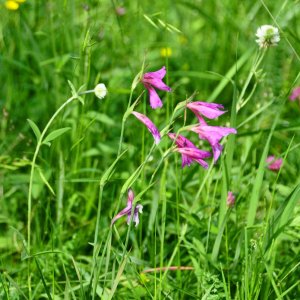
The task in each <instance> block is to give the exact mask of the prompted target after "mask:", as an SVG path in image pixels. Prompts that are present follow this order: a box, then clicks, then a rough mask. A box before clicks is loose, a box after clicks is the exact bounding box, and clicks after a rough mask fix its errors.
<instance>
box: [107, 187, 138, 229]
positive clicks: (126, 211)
mask: <svg viewBox="0 0 300 300" xmlns="http://www.w3.org/2000/svg"><path fill="white" fill-rule="evenodd" d="M133 200H134V193H133V191H132V189H129V190H128V197H127V206H126V207H125V208H124V209H122V210H121V211H120V212H119V213H118V214H117V215H116V216H115V217H114V218H113V219H112V220H111V226H112V225H113V224H114V223H115V222H116V221H117V220H118V219H120V218H121V217H123V216H127V224H128V225H129V224H130V219H131V211H132V209H133V207H132V203H133ZM142 212H143V205H141V204H138V205H137V206H136V207H135V208H134V211H133V222H134V223H135V227H136V226H137V225H138V224H139V222H140V220H139V213H142Z"/></svg>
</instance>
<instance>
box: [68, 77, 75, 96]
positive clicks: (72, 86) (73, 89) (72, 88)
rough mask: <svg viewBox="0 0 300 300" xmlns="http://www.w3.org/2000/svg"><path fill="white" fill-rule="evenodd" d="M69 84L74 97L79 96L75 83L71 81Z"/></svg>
mask: <svg viewBox="0 0 300 300" xmlns="http://www.w3.org/2000/svg"><path fill="white" fill-rule="evenodd" d="M68 84H69V86H70V88H71V92H72V96H77V92H76V89H75V87H74V85H73V83H72V82H71V81H70V80H68Z"/></svg>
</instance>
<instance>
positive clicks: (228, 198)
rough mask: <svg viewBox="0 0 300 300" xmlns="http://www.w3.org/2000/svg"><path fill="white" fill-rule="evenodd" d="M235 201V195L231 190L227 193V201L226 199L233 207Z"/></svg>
mask: <svg viewBox="0 0 300 300" xmlns="http://www.w3.org/2000/svg"><path fill="white" fill-rule="evenodd" d="M234 202H235V196H234V195H233V193H232V192H230V191H229V192H228V194H227V201H226V203H227V206H229V207H232V206H233V205H234Z"/></svg>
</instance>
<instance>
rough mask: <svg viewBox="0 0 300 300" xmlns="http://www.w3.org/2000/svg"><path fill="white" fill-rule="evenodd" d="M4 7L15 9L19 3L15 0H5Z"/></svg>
mask: <svg viewBox="0 0 300 300" xmlns="http://www.w3.org/2000/svg"><path fill="white" fill-rule="evenodd" d="M5 7H6V8H7V9H9V10H17V9H18V8H19V4H18V3H17V2H16V1H6V2H5Z"/></svg>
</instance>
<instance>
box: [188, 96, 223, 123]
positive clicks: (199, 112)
mask: <svg viewBox="0 0 300 300" xmlns="http://www.w3.org/2000/svg"><path fill="white" fill-rule="evenodd" d="M187 108H189V109H190V110H191V111H192V112H193V113H194V114H195V115H196V116H197V118H198V119H202V117H201V116H204V117H206V118H208V119H215V118H217V117H219V116H221V115H223V114H224V113H225V112H226V111H224V110H223V109H224V107H223V105H221V104H217V103H206V102H201V101H196V102H190V103H188V104H187ZM199 121H200V120H199ZM200 123H201V122H200Z"/></svg>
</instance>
